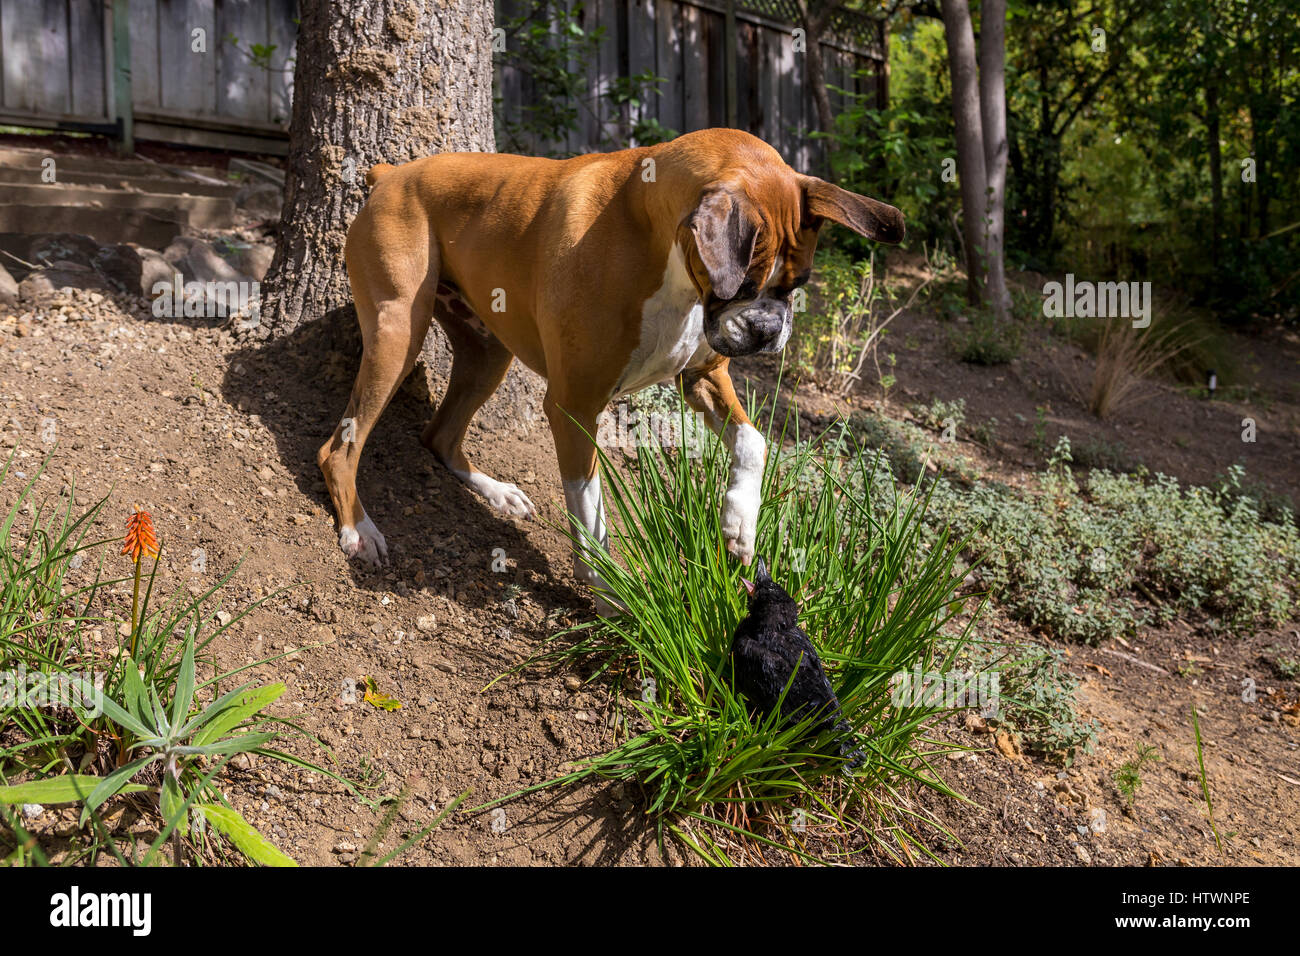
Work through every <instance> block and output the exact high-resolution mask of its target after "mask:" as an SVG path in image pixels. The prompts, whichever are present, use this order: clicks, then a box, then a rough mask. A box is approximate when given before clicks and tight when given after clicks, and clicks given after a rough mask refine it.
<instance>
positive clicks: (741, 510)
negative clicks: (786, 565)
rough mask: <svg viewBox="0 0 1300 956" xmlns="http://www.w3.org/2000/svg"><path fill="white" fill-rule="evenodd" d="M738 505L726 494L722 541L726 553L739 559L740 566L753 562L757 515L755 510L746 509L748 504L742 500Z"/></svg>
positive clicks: (740, 499)
mask: <svg viewBox="0 0 1300 956" xmlns="http://www.w3.org/2000/svg"><path fill="white" fill-rule="evenodd" d="M737 498H738V499H739V503H738V502H737V501H733V496H732V495H731V494H728V495H727V496H726V498H725V499H724V504H723V509H722V540H723V542H724V543H725V544H726V546H727V551H728V553H730V554H732V555H734V556H735V557H737V558H739V559H740V563H741V564H749V563H750V562H752V561H753V560H754V539H755V538H756V537H757V531H758V515H757V513H756V509H751V508H749V507H748V505H749V502H748V500H746V499H744V498H739V496H737Z"/></svg>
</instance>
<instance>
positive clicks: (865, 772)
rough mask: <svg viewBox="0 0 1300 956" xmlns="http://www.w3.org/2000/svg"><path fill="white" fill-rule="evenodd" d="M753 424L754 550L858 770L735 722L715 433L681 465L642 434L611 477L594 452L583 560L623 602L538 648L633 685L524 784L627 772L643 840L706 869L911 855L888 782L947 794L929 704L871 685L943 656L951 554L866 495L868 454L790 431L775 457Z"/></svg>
mask: <svg viewBox="0 0 1300 956" xmlns="http://www.w3.org/2000/svg"><path fill="white" fill-rule="evenodd" d="M768 432H769V440H770V441H771V445H770V451H769V455H768V461H767V467H766V470H765V473H764V477H763V507H762V509H761V511H760V513H759V524H758V553H759V554H761V555H762V556H763V557H764V558H765V559H766V560H767V561H768V563H769V566H770V567H771V568H772V573H773V575H774V576H775V577H776V579H777V580H778V581H779V582H780V583H781V584H782V586H783V587H785V588H786V589H787V590H788V591H789V592H790V594H791V595H793V596H794V597H795V599H796V600H797V601H798V602H799V603H800V605H801V607H802V614H801V617H800V623H801V626H802V627H803V628H804V630H805V631H806V632H807V633H808V634H809V636H810V637H811V638H812V640H813V642H814V643H815V644H816V646H817V648H818V650H819V653H820V654H821V657H822V660H823V662H824V664H825V666H826V668H827V672H828V675H829V676H830V678H831V683H832V685H833V686H834V688H835V691H836V693H837V694H838V695H839V698H840V701H841V704H842V705H843V710H844V714H845V717H846V718H847V720H848V721H849V723H850V724H851V725H852V726H853V727H854V728H855V731H856V732H857V733H858V735H859V740H858V743H859V744H860V746H861V747H862V748H863V750H864V751H865V752H866V754H867V759H866V761H865V763H864V764H863V765H862V766H861V767H859V768H858V769H857V770H856V771H855V772H853V773H852V775H848V776H846V775H844V774H843V773H842V771H843V769H844V767H843V762H842V761H841V760H840V759H838V758H834V757H828V756H826V754H827V753H828V752H829V751H828V748H827V744H828V743H829V738H828V737H826V736H825V735H823V738H822V739H813V740H807V739H804V738H805V735H806V734H807V731H808V725H809V723H810V722H811V719H810V720H805V721H804V722H802V723H800V724H798V725H796V726H793V727H782V726H780V725H779V724H778V723H777V722H776V720H775V718H766V719H764V718H761V717H759V716H756V715H751V713H750V710H749V707H748V705H747V703H746V702H745V700H744V699H743V698H742V697H741V696H739V694H738V693H737V692H736V691H735V690H734V686H733V680H732V674H731V664H730V659H729V651H730V646H731V640H732V635H733V632H734V631H735V628H736V625H737V623H738V622H739V620H740V618H741V617H742V616H743V614H744V613H745V602H744V600H743V598H742V596H741V593H740V588H739V586H738V578H739V573H740V569H739V567H738V565H737V564H736V563H735V561H734V560H733V559H732V558H730V556H729V555H728V554H727V553H726V552H725V550H724V548H723V543H722V541H723V539H722V531H721V522H720V517H719V514H720V509H721V507H722V498H723V494H724V491H725V486H726V479H727V456H726V454H725V452H724V451H721V450H720V446H719V445H718V443H717V442H710V443H709V444H708V445H707V446H706V448H705V449H704V454H703V455H702V456H700V457H699V458H698V459H695V460H691V459H689V458H687V457H686V456H684V455H679V454H676V453H674V452H673V451H672V450H670V449H664V448H662V447H660V446H658V445H657V444H653V443H652V444H651V446H650V447H642V448H639V449H638V459H639V463H638V467H636V468H633V469H630V476H629V477H627V478H624V477H623V476H622V475H620V474H619V473H618V472H616V471H614V470H613V469H612V468H610V467H609V463H608V461H607V460H604V458H603V456H602V481H603V483H604V487H605V489H606V496H607V501H608V502H609V503H610V505H611V506H612V508H611V511H612V515H613V516H614V518H615V520H614V521H613V522H612V543H613V549H614V553H615V554H616V555H617V556H618V558H617V559H614V558H610V557H609V556H608V555H605V554H604V552H603V551H599V549H597V550H598V553H597V554H596V556H595V557H594V558H593V565H594V567H595V568H596V570H598V571H599V572H600V574H601V575H602V577H603V578H604V579H605V580H606V581H607V582H608V583H609V586H610V590H611V594H612V597H613V598H615V599H616V600H617V601H619V602H621V604H622V605H624V606H625V607H626V608H628V611H629V613H627V614H626V615H624V616H622V617H620V618H617V619H614V620H607V621H597V622H593V623H590V624H587V625H583V626H581V627H580V628H578V629H576V633H573V632H572V631H571V632H565V637H566V639H568V640H571V641H573V643H571V644H570V645H568V646H567V647H565V648H563V649H562V650H560V651H558V652H557V654H559V655H560V656H563V657H565V658H574V657H583V658H588V657H592V656H594V657H595V659H596V660H598V661H599V662H600V667H601V668H610V669H613V670H615V671H621V672H622V673H623V674H625V675H627V676H628V677H631V683H632V684H633V685H634V686H636V687H638V688H640V689H642V690H643V691H645V689H647V688H648V689H649V690H648V691H645V692H643V693H634V694H633V695H632V696H630V697H628V698H620V699H619V700H618V701H617V706H618V710H619V712H620V714H621V719H620V721H619V722H618V726H619V727H620V728H621V730H622V733H621V734H620V737H619V739H618V740H617V742H616V743H615V745H614V746H613V748H612V749H611V750H610V751H609V752H608V753H605V754H602V755H599V756H596V757H593V758H591V759H590V760H588V761H586V762H585V763H584V764H582V765H581V766H580V767H579V768H578V769H577V770H575V771H574V772H572V773H570V774H567V775H565V776H564V777H562V778H560V779H558V780H555V781H551V782H549V783H548V784H544V785H543V786H549V785H554V784H558V783H571V782H574V781H576V780H580V779H583V778H586V777H591V776H598V777H606V778H615V779H620V780H629V781H639V782H640V783H641V784H642V786H643V787H644V788H645V792H646V794H647V800H648V805H647V808H646V809H647V812H648V813H649V814H650V815H651V816H652V817H653V818H654V820H655V821H656V824H657V825H658V826H659V828H660V834H661V837H662V836H663V835H664V834H665V832H667V833H671V834H673V835H675V836H676V837H678V838H680V839H681V840H683V841H684V842H685V843H686V844H687V845H688V846H690V847H691V848H693V849H694V850H695V851H696V852H698V853H699V854H700V855H701V856H703V857H704V858H705V859H706V860H709V861H711V862H719V863H720V862H724V861H727V860H733V861H734V860H742V861H748V862H758V861H762V860H765V859H767V858H768V857H769V856H771V854H773V853H777V858H783V859H786V860H789V859H790V857H789V854H791V853H792V854H794V855H795V856H796V857H799V858H802V859H805V860H809V861H827V860H835V859H844V858H845V857H846V856H847V855H849V854H851V853H854V852H857V851H860V850H862V849H863V848H864V847H865V846H866V844H867V843H868V842H873V843H875V844H876V845H877V846H879V847H881V848H883V849H884V850H885V851H886V852H888V853H890V854H892V855H894V856H895V857H896V858H898V859H900V860H901V859H907V860H910V859H914V858H915V854H916V851H918V850H919V851H920V852H926V851H925V849H924V846H923V842H922V841H921V840H920V839H918V838H917V837H916V836H914V835H913V834H912V833H911V832H910V831H911V828H910V827H909V826H907V825H905V824H906V822H907V821H908V820H911V821H913V823H914V824H916V821H918V820H921V819H922V818H918V817H916V816H915V813H916V811H915V808H914V807H913V806H911V805H910V804H909V802H908V801H907V799H906V798H905V797H904V796H903V794H902V789H903V787H904V785H905V784H908V783H918V784H923V785H928V786H931V787H935V788H937V789H939V790H941V791H943V792H945V793H948V792H950V791H948V789H947V788H946V787H945V786H944V784H943V783H942V782H941V781H940V780H939V778H938V776H937V775H936V774H935V773H934V772H933V771H932V770H931V769H930V768H929V766H928V764H927V757H928V756H929V755H930V752H931V749H932V748H931V742H929V741H927V740H925V739H924V736H923V729H924V727H925V726H926V724H927V722H929V721H930V720H931V719H934V718H936V717H937V716H939V715H940V713H941V710H940V709H938V708H934V707H931V708H925V707H919V706H918V707H912V706H896V705H895V704H894V703H893V702H892V700H891V688H890V678H891V676H893V675H895V674H898V673H901V672H907V671H910V670H912V669H913V667H914V666H915V665H917V664H918V663H920V664H921V666H922V667H923V668H928V667H931V666H932V665H933V666H935V667H936V669H940V670H942V669H946V667H947V666H949V665H948V664H946V663H943V664H936V658H935V646H936V643H937V642H938V641H939V639H940V635H941V634H942V633H943V632H944V630H945V628H946V627H947V626H948V625H949V623H950V622H951V621H952V620H953V618H954V616H955V615H956V614H958V613H959V612H960V611H961V610H962V609H963V606H964V603H965V602H964V601H962V600H961V599H959V598H957V597H956V592H957V589H958V588H959V586H960V585H961V574H960V573H959V572H957V571H956V570H955V568H954V560H955V558H956V555H957V552H958V550H959V546H958V544H957V543H956V542H954V541H952V540H951V539H950V538H949V536H948V535H947V534H946V533H944V532H940V533H939V534H938V535H937V536H936V537H934V538H933V539H931V540H930V541H929V542H928V544H926V543H923V542H922V540H921V527H922V522H923V520H924V515H925V510H926V501H925V500H923V499H922V498H919V497H917V496H914V495H898V496H896V497H894V498H893V499H892V501H891V502H890V503H889V504H887V505H886V504H882V502H880V501H877V500H874V499H875V494H874V490H873V489H875V488H876V487H878V486H879V482H880V480H881V479H880V476H879V474H878V473H877V472H873V467H874V466H873V462H872V459H870V458H869V457H867V456H865V455H856V456H852V457H850V458H847V459H842V458H834V457H831V458H824V457H820V456H819V455H818V454H816V453H815V452H814V450H813V448H814V446H813V445H812V444H810V443H799V442H798V441H797V440H796V441H795V442H794V443H793V444H792V445H791V446H790V447H788V448H783V443H782V438H783V436H782V435H773V434H772V423H771V422H770V421H769V423H768ZM796 438H797V436H796ZM887 474H888V473H887V471H886V472H885V475H886V476H887ZM889 483H890V485H891V490H892V480H891V481H890V482H889ZM967 628H969V624H968V625H967ZM965 633H966V631H965V630H962V636H963V637H962V638H959V640H960V639H964V635H965ZM916 825H917V826H919V825H920V824H916ZM936 826H937V825H936ZM778 851H779V852H778Z"/></svg>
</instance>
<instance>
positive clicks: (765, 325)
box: [748, 309, 785, 342]
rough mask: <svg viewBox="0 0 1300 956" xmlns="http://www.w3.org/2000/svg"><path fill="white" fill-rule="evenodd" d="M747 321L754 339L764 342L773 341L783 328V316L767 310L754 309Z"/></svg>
mask: <svg viewBox="0 0 1300 956" xmlns="http://www.w3.org/2000/svg"><path fill="white" fill-rule="evenodd" d="M748 319H749V329H750V331H751V332H752V333H753V335H754V338H756V339H760V340H762V341H765V342H770V341H771V340H773V339H775V338H776V337H777V336H778V335H780V334H781V329H782V328H784V326H785V316H784V315H781V314H780V313H777V312H773V311H771V310H769V309H755V310H753V312H752V313H750V315H749V316H748Z"/></svg>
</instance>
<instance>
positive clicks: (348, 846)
mask: <svg viewBox="0 0 1300 956" xmlns="http://www.w3.org/2000/svg"><path fill="white" fill-rule="evenodd" d="M330 852H331V853H356V852H357V845H356V844H355V843H348V842H346V841H343V842H341V843H336V844H334V849H333V850H331V851H330Z"/></svg>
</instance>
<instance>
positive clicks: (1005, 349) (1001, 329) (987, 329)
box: [958, 311, 1020, 365]
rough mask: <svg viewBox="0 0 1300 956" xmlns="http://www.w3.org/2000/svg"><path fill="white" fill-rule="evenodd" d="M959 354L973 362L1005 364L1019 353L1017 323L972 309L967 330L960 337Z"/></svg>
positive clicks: (973, 363)
mask: <svg viewBox="0 0 1300 956" xmlns="http://www.w3.org/2000/svg"><path fill="white" fill-rule="evenodd" d="M958 354H959V355H960V356H961V360H962V361H963V362H970V363H971V364H972V365H1006V364H1007V363H1008V362H1011V361H1013V360H1014V359H1016V358H1017V357H1018V356H1019V355H1020V326H1019V325H1017V324H1015V323H1014V322H999V321H997V319H995V318H994V317H993V316H992V315H990V314H988V313H986V312H983V311H978V312H974V313H973V317H972V318H971V323H970V329H969V331H967V333H966V334H965V336H963V337H962V338H961V339H960V340H959V344H958Z"/></svg>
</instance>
